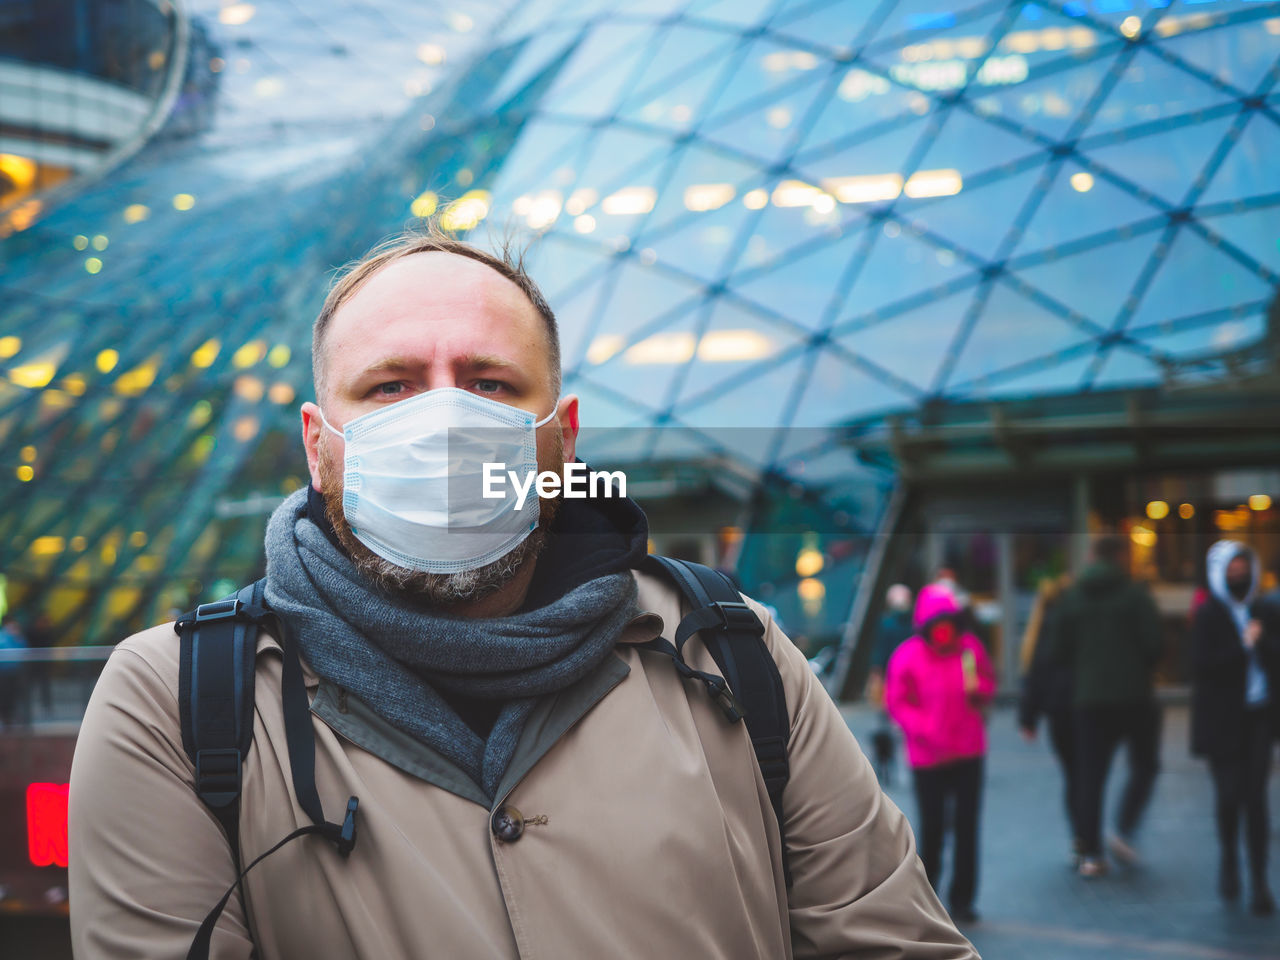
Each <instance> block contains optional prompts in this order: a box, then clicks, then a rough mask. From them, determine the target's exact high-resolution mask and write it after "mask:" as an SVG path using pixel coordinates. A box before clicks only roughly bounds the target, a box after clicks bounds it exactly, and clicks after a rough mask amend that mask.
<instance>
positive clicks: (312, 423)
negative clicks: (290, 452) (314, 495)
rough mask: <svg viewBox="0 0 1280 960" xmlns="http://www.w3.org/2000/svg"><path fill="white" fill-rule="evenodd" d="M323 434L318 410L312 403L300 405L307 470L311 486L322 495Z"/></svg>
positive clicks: (322, 425)
mask: <svg viewBox="0 0 1280 960" xmlns="http://www.w3.org/2000/svg"><path fill="white" fill-rule="evenodd" d="M323 433H324V424H323V422H322V421H321V419H320V408H319V407H317V406H316V405H315V404H314V403H311V402H309V401H308V402H307V403H304V404H303V405H302V445H303V446H304V447H305V448H306V450H307V470H308V471H309V472H310V474H311V486H313V487H315V488H316V490H317V491H318V492H320V493H324V489H323V487H321V485H320V437H321V434H323Z"/></svg>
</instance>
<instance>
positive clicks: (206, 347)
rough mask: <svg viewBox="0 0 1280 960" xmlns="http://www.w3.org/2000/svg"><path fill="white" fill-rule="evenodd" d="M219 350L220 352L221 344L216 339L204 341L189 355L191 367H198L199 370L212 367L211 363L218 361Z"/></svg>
mask: <svg viewBox="0 0 1280 960" xmlns="http://www.w3.org/2000/svg"><path fill="white" fill-rule="evenodd" d="M220 350H222V344H221V342H220V341H218V340H217V339H213V340H206V341H205V342H204V343H202V344H200V346H198V347H196V349H195V351H194V352H193V353H192V354H191V365H192V366H193V367H200V368H201V369H204V368H206V367H211V366H213V361H215V360H217V359H218V353H219V351H220Z"/></svg>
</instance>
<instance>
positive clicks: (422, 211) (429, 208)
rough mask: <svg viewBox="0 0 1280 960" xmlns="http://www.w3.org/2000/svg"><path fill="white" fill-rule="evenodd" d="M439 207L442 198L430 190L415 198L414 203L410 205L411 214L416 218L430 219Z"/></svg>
mask: <svg viewBox="0 0 1280 960" xmlns="http://www.w3.org/2000/svg"><path fill="white" fill-rule="evenodd" d="M439 205H440V198H439V197H437V196H436V195H435V194H434V193H433V192H431V191H430V190H424V191H423V192H422V193H420V194H418V195H417V196H416V197H414V198H413V203H411V204H409V212H410V213H412V214H413V215H414V216H415V217H429V216H431V215H432V214H433V213H435V212H436V208H437V207H438V206H439Z"/></svg>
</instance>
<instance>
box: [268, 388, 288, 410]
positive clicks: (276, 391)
mask: <svg viewBox="0 0 1280 960" xmlns="http://www.w3.org/2000/svg"><path fill="white" fill-rule="evenodd" d="M267 397H268V398H269V399H270V400H271V402H272V403H277V404H279V405H280V406H282V407H283V406H284V405H285V404H288V403H293V398H294V390H293V387H291V386H290V385H289V384H287V383H283V382H279V383H273V384H272V385H271V389H270V390H268V391H267Z"/></svg>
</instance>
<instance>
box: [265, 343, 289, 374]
mask: <svg viewBox="0 0 1280 960" xmlns="http://www.w3.org/2000/svg"><path fill="white" fill-rule="evenodd" d="M292 358H293V351H292V350H290V349H289V348H288V347H287V346H285V345H284V344H283V343H277V344H276V345H275V346H274V347H272V348H271V349H270V351H268V352H267V363H269V364H271V366H273V367H275V368H276V369H277V370H280V369H282V368H284V367H287V366H288V365H289V361H290V360H291V359H292Z"/></svg>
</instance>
